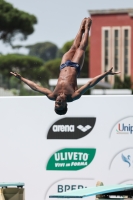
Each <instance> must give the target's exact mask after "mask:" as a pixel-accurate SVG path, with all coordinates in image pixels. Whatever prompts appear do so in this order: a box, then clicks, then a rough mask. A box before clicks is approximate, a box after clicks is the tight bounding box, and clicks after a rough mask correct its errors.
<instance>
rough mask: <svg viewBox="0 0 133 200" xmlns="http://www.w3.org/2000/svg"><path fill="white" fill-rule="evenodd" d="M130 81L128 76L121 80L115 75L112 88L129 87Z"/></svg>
mask: <svg viewBox="0 0 133 200" xmlns="http://www.w3.org/2000/svg"><path fill="white" fill-rule="evenodd" d="M131 87H132V83H131V79H130V77H129V76H125V77H124V81H121V79H120V77H119V76H115V84H114V87H113V88H114V89H131Z"/></svg>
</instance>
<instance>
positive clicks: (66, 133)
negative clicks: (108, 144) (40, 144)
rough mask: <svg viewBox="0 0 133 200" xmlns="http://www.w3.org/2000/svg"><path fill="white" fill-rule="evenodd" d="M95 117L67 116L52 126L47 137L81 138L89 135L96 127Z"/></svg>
mask: <svg viewBox="0 0 133 200" xmlns="http://www.w3.org/2000/svg"><path fill="white" fill-rule="evenodd" d="M95 122H96V118H95V117H66V118H63V119H59V120H58V121H56V122H55V123H54V124H52V126H51V127H50V129H49V131H48V135H47V139H79V138H82V137H84V136H86V135H88V134H89V133H90V132H91V131H92V129H93V128H94V125H95Z"/></svg>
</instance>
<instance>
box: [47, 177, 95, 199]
mask: <svg viewBox="0 0 133 200" xmlns="http://www.w3.org/2000/svg"><path fill="white" fill-rule="evenodd" d="M95 184H96V181H95V180H94V179H88V178H85V179H82V178H68V179H61V180H58V181H57V182H54V183H52V184H51V185H50V187H49V188H48V190H47V192H46V195H45V200H47V199H49V196H50V195H51V194H57V193H59V194H61V193H62V192H68V191H72V190H77V189H83V188H87V187H92V186H95Z"/></svg>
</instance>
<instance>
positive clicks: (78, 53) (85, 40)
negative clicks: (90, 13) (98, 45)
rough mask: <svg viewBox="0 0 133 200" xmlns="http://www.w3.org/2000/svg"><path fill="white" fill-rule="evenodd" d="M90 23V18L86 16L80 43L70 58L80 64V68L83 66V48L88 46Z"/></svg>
mask: <svg viewBox="0 0 133 200" xmlns="http://www.w3.org/2000/svg"><path fill="white" fill-rule="evenodd" d="M91 23H92V20H91V19H90V18H87V20H86V23H85V32H84V36H83V37H82V40H81V42H80V45H79V47H78V49H77V50H76V52H75V55H74V57H73V59H72V61H73V62H76V63H78V64H79V65H80V70H81V69H82V67H83V63H84V57H85V50H86V48H87V46H88V37H89V30H90V27H91Z"/></svg>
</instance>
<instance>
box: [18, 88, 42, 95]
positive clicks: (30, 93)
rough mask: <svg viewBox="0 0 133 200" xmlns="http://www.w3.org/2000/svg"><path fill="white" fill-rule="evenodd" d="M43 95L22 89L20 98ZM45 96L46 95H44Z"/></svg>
mask: <svg viewBox="0 0 133 200" xmlns="http://www.w3.org/2000/svg"><path fill="white" fill-rule="evenodd" d="M42 95H43V94H41V93H39V92H36V91H33V90H27V89H25V88H24V87H21V88H20V92H19V96H42ZM43 96H44V95H43Z"/></svg>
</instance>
